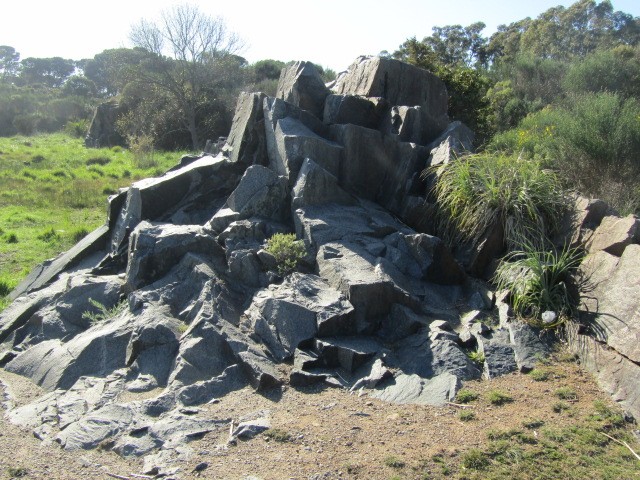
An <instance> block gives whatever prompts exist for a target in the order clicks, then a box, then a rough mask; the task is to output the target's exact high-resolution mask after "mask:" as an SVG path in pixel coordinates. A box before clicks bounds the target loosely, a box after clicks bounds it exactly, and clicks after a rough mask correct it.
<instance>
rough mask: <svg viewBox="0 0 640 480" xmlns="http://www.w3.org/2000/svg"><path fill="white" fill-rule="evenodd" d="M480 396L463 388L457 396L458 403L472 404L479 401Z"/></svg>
mask: <svg viewBox="0 0 640 480" xmlns="http://www.w3.org/2000/svg"><path fill="white" fill-rule="evenodd" d="M479 396H480V395H478V394H477V393H476V392H474V391H472V390H469V389H466V388H463V389H461V390H460V391H459V392H458V394H457V395H456V401H457V402H458V403H471V402H473V401H474V400H477V399H478V397H479Z"/></svg>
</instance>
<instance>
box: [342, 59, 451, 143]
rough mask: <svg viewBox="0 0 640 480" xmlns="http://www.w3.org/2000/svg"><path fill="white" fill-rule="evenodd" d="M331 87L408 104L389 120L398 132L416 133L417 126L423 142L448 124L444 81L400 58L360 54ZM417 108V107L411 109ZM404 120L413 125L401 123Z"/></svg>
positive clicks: (344, 91)
mask: <svg viewBox="0 0 640 480" xmlns="http://www.w3.org/2000/svg"><path fill="white" fill-rule="evenodd" d="M332 90H333V91H334V92H335V93H336V94H348V95H361V96H364V97H383V98H385V99H386V100H387V101H388V102H389V104H390V105H393V106H397V107H409V108H403V109H400V108H398V110H397V111H391V112H389V115H391V116H392V118H391V119H390V120H389V122H390V123H391V124H392V125H395V126H396V128H397V131H398V133H399V134H401V133H403V132H407V133H404V135H408V134H409V132H411V133H413V135H415V131H416V128H417V129H418V131H419V132H420V135H419V139H420V140H421V141H423V142H428V141H430V140H432V139H434V138H435V137H437V136H438V135H439V134H440V133H441V132H442V130H444V128H445V127H446V126H447V124H448V117H447V102H448V96H447V89H446V87H445V85H444V83H443V82H442V80H440V79H439V78H438V77H436V76H435V75H433V74H432V73H430V72H428V71H426V70H423V69H421V68H418V67H415V66H413V65H409V64H406V63H403V62H400V61H398V60H393V59H390V58H381V57H360V58H359V59H358V60H356V62H354V63H353V64H352V65H351V66H350V67H349V69H348V70H347V72H346V73H344V74H342V75H341V76H339V77H338V78H337V80H336V82H335V84H334V86H333V88H332ZM414 107H418V108H417V109H415V110H414V111H412V112H410V109H411V108H414ZM405 122H406V123H409V124H410V125H411V127H408V126H402V124H404V123H405ZM416 123H418V125H416ZM415 140H418V139H413V141H415Z"/></svg>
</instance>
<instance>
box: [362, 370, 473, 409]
mask: <svg viewBox="0 0 640 480" xmlns="http://www.w3.org/2000/svg"><path fill="white" fill-rule="evenodd" d="M461 387H462V382H461V381H460V380H459V379H458V377H456V376H455V375H453V374H451V373H442V374H440V375H437V376H435V377H433V378H430V379H425V378H422V377H420V376H419V375H415V374H410V375H405V374H400V375H397V376H396V377H395V378H394V379H393V380H392V381H391V383H390V384H388V385H387V386H379V387H377V388H376V389H375V390H373V391H372V392H371V393H370V395H371V396H372V397H375V398H378V399H380V400H384V401H386V402H391V403H400V404H403V403H414V404H418V405H433V406H439V407H440V406H443V405H446V404H447V402H453V401H454V399H455V397H456V394H457V393H458V390H460V388H461Z"/></svg>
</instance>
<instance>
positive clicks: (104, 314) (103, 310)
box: [82, 298, 128, 323]
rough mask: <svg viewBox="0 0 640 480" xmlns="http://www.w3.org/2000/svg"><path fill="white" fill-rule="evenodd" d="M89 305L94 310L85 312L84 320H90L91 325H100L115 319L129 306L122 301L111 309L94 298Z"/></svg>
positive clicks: (90, 299)
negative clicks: (104, 321) (99, 323)
mask: <svg viewBox="0 0 640 480" xmlns="http://www.w3.org/2000/svg"><path fill="white" fill-rule="evenodd" d="M89 303H90V304H91V305H92V306H93V307H94V309H93V310H86V311H85V312H83V314H82V318H84V319H86V320H89V322H90V323H98V322H101V321H103V320H108V319H110V318H113V317H115V316H117V315H119V314H120V313H122V312H124V311H125V310H126V308H127V306H128V304H127V302H126V301H122V302H120V303H116V304H115V305H114V306H113V307H111V308H109V307H107V306H105V305H103V304H102V303H100V302H98V301H97V300H94V299H93V298H89Z"/></svg>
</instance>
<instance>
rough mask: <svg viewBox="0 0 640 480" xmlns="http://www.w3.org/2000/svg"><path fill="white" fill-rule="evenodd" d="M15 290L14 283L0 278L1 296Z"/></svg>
mask: <svg viewBox="0 0 640 480" xmlns="http://www.w3.org/2000/svg"><path fill="white" fill-rule="evenodd" d="M11 290H13V286H12V283H11V282H10V281H8V280H4V279H0V297H6V296H7V295H9V294H10V293H11Z"/></svg>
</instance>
